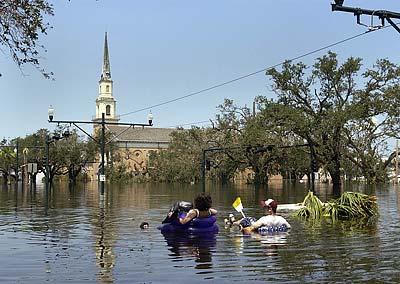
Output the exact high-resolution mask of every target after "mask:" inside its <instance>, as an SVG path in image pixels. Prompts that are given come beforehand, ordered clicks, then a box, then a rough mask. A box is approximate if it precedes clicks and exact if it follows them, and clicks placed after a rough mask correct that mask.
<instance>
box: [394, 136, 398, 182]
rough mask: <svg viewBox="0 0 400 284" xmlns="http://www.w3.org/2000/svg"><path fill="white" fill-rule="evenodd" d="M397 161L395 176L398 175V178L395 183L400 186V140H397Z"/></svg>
mask: <svg viewBox="0 0 400 284" xmlns="http://www.w3.org/2000/svg"><path fill="white" fill-rule="evenodd" d="M395 161H396V167H395V168H396V171H395V174H396V177H395V180H394V183H395V184H398V183H399V140H397V139H396V159H395Z"/></svg>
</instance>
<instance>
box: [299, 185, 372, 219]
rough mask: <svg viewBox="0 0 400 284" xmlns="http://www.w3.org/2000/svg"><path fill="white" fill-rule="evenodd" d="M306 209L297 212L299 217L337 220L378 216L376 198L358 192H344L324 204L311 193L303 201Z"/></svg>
mask: <svg viewBox="0 0 400 284" xmlns="http://www.w3.org/2000/svg"><path fill="white" fill-rule="evenodd" d="M303 205H304V207H303V208H301V209H300V210H299V211H297V213H296V214H297V216H299V217H305V218H310V219H320V218H321V217H328V218H331V219H333V220H336V219H342V220H343V219H357V218H368V217H371V216H376V215H378V206H377V203H376V196H369V195H366V194H362V193H358V192H344V193H343V194H342V195H341V196H340V197H339V198H338V199H334V200H331V201H328V202H326V203H322V202H321V200H320V199H319V198H318V197H317V196H315V195H314V194H313V193H312V192H311V191H310V192H309V193H308V194H307V195H306V197H305V198H304V201H303Z"/></svg>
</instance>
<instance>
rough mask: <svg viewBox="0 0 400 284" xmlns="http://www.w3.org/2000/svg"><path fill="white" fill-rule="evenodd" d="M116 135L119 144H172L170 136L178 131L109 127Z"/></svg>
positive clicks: (171, 129) (170, 129)
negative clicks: (138, 142)
mask: <svg viewBox="0 0 400 284" xmlns="http://www.w3.org/2000/svg"><path fill="white" fill-rule="evenodd" d="M106 127H107V129H108V130H110V131H111V132H112V133H113V134H114V135H115V137H116V138H115V141H117V142H137V141H140V142H155V143H156V142H167V143H168V142H170V140H171V136H170V134H171V133H172V132H173V131H175V130H176V129H173V128H153V127H144V128H142V127H135V128H132V127H129V126H118V125H107V126H106Z"/></svg>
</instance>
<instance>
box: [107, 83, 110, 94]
mask: <svg viewBox="0 0 400 284" xmlns="http://www.w3.org/2000/svg"><path fill="white" fill-rule="evenodd" d="M106 92H107V93H108V92H110V86H109V85H106Z"/></svg>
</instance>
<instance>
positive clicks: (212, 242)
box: [162, 232, 217, 270]
mask: <svg viewBox="0 0 400 284" xmlns="http://www.w3.org/2000/svg"><path fill="white" fill-rule="evenodd" d="M162 234H163V236H164V238H165V240H166V242H167V246H168V250H169V251H170V252H171V254H170V257H171V258H172V259H173V261H185V260H186V258H188V257H189V258H192V257H193V258H194V259H195V263H196V265H195V267H194V268H195V269H202V270H204V269H210V268H212V253H213V251H214V250H215V246H216V243H217V238H216V235H217V234H216V233H207V234H196V235H192V234H186V233H183V232H179V233H177V232H173V233H171V232H166V233H164V232H163V233H162Z"/></svg>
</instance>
